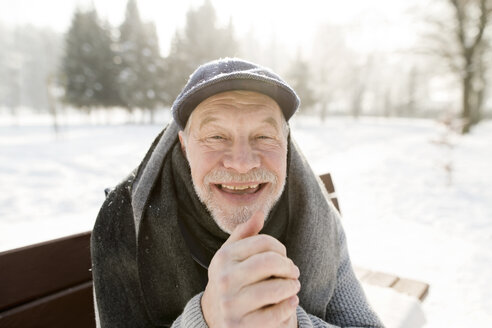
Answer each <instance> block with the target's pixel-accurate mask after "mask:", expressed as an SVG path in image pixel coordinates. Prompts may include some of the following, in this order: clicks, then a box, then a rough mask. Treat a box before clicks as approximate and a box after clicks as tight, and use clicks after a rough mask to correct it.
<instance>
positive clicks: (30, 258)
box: [0, 232, 92, 311]
mask: <svg viewBox="0 0 492 328" xmlns="http://www.w3.org/2000/svg"><path fill="white" fill-rule="evenodd" d="M89 245H90V232H85V233H81V234H77V235H73V236H68V237H64V238H60V239H55V240H52V241H48V242H44V243H39V244H34V245H30V246H26V247H22V248H18V249H13V250H9V251H6V252H1V253H0V291H1V293H0V311H4V310H7V309H9V308H11V307H14V306H17V305H20V304H22V303H25V302H28V301H30V300H33V299H36V298H39V297H43V296H46V295H49V294H51V293H55V292H57V291H60V290H62V289H65V288H69V287H71V286H75V285H77V284H80V283H83V282H87V281H90V280H91V279H92V274H91V272H90V268H91V259H90V246H89Z"/></svg>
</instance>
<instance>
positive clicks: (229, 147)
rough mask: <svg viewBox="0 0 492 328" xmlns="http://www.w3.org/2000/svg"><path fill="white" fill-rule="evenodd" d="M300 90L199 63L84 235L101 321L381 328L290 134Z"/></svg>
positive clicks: (238, 65) (252, 71)
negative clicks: (168, 118)
mask: <svg viewBox="0 0 492 328" xmlns="http://www.w3.org/2000/svg"><path fill="white" fill-rule="evenodd" d="M298 106H299V99H298V97H297V95H296V93H295V92H294V90H292V89H291V88H290V87H289V86H288V85H287V84H286V83H285V82H284V81H283V80H282V79H281V78H280V77H279V76H277V75H276V74H274V73H273V72H271V71H270V70H268V69H265V68H263V67H260V66H258V65H256V64H253V63H249V62H246V61H243V60H239V59H224V60H218V61H213V62H210V63H207V64H205V65H203V66H201V67H199V68H198V69H197V70H196V71H195V72H194V73H193V74H192V75H191V77H190V79H189V81H188V83H187V84H186V86H185V87H184V89H183V91H182V92H181V94H180V95H179V96H178V98H177V99H176V101H175V102H174V104H173V107H172V112H173V117H174V121H173V122H172V123H171V124H169V126H167V128H166V129H164V131H163V132H162V133H161V134H160V135H159V136H158V137H157V138H156V140H155V141H154V143H153V144H152V146H151V148H150V150H149V151H148V153H147V155H146V156H145V158H144V160H143V161H142V163H141V164H140V166H139V167H138V169H137V170H136V171H135V172H134V173H133V174H131V175H130V176H129V177H128V178H126V179H125V180H124V181H123V182H122V183H121V184H120V185H118V186H117V187H116V188H115V189H114V190H113V191H112V192H110V193H109V195H108V197H107V199H106V201H105V203H104V205H103V207H102V208H101V211H100V213H99V215H98V218H97V221H96V224H95V227H94V231H93V234H92V258H93V275H94V291H95V303H96V317H97V321H98V324H99V325H100V326H102V327H162V326H164V327H169V326H172V327H207V326H208V327H211V328H215V327H347V326H350V327H381V323H380V322H379V320H378V319H377V317H376V315H375V314H374V313H373V312H372V310H371V309H370V307H369V305H368V304H367V302H366V299H365V296H364V294H363V291H362V289H361V287H360V285H359V283H358V282H357V280H356V278H355V276H354V273H353V270H352V267H351V264H350V260H349V256H348V253H347V246H346V243H345V236H344V233H343V229H342V227H341V224H340V221H339V218H338V214H337V212H336V210H334V208H333V206H332V204H331V203H330V201H329V200H327V198H326V194H325V193H324V191H323V188H322V187H321V186H320V184H319V180H318V179H317V177H316V176H315V175H314V174H313V172H312V170H311V169H310V167H309V165H308V164H307V162H306V161H305V159H304V158H303V157H302V155H301V153H300V151H299V150H298V149H297V146H296V144H295V143H294V142H293V140H292V138H291V136H290V132H289V126H288V123H287V121H288V120H289V118H290V117H291V116H292V115H293V114H294V112H295V111H296V109H297V108H298Z"/></svg>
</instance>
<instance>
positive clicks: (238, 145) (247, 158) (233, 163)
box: [224, 138, 260, 173]
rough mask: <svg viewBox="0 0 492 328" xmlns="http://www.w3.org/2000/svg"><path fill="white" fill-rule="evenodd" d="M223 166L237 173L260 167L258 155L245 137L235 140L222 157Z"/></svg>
mask: <svg viewBox="0 0 492 328" xmlns="http://www.w3.org/2000/svg"><path fill="white" fill-rule="evenodd" d="M224 167H225V168H227V169H233V170H235V171H237V172H238V173H247V172H249V171H250V170H251V169H254V168H258V167H260V157H259V156H258V154H257V153H256V151H255V150H254V149H253V147H251V145H250V143H249V140H248V139H247V138H240V139H238V140H236V141H235V142H234V143H233V144H232V146H231V148H230V150H229V151H228V153H227V155H226V156H225V158H224Z"/></svg>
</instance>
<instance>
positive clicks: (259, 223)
mask: <svg viewBox="0 0 492 328" xmlns="http://www.w3.org/2000/svg"><path fill="white" fill-rule="evenodd" d="M264 223H265V213H264V212H263V210H258V211H256V212H255V213H253V215H251V217H250V218H249V219H248V221H246V222H244V223H241V224H240V225H238V226H237V227H236V228H235V229H234V231H233V232H232V233H231V236H230V237H229V238H228V239H227V240H226V242H225V243H224V245H226V244H230V243H233V242H235V241H238V240H241V239H244V238H247V237H251V236H254V235H257V234H258V233H259V232H260V230H261V228H263V224H264Z"/></svg>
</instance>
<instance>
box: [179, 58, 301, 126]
mask: <svg viewBox="0 0 492 328" xmlns="http://www.w3.org/2000/svg"><path fill="white" fill-rule="evenodd" d="M232 90H248V91H256V92H259V93H263V94H265V95H267V96H269V97H271V98H272V99H273V100H275V101H276V102H277V104H278V105H279V106H280V108H281V109H282V112H283V114H284V117H285V119H286V120H287V121H288V120H289V118H290V117H291V116H292V115H293V114H294V112H295V111H296V110H297V108H298V107H299V103H300V101H299V97H298V96H297V94H296V93H295V91H294V90H293V89H292V88H291V87H290V86H289V85H288V84H287V83H286V82H285V81H284V80H282V79H281V78H280V77H279V76H278V75H277V74H275V73H273V72H272V71H271V70H269V69H267V68H265V67H261V66H259V65H256V64H253V63H250V62H247V61H244V60H242V59H237V58H225V59H219V60H215V61H211V62H208V63H206V64H203V65H201V66H200V67H198V69H197V70H196V71H195V72H193V74H191V76H190V78H189V80H188V83H186V85H185V87H184V88H183V90H182V91H181V93H180V94H179V96H178V98H176V100H175V101H174V104H173V106H172V108H171V110H172V113H173V117H174V120H175V121H176V123H177V124H178V125H179V127H180V128H181V129H184V127H185V126H186V122H187V121H188V118H189V117H190V115H191V112H193V110H194V109H195V108H196V106H198V104H199V103H201V102H202V101H203V100H205V99H207V98H208V97H210V96H213V95H215V94H217V93H220V92H224V91H232Z"/></svg>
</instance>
